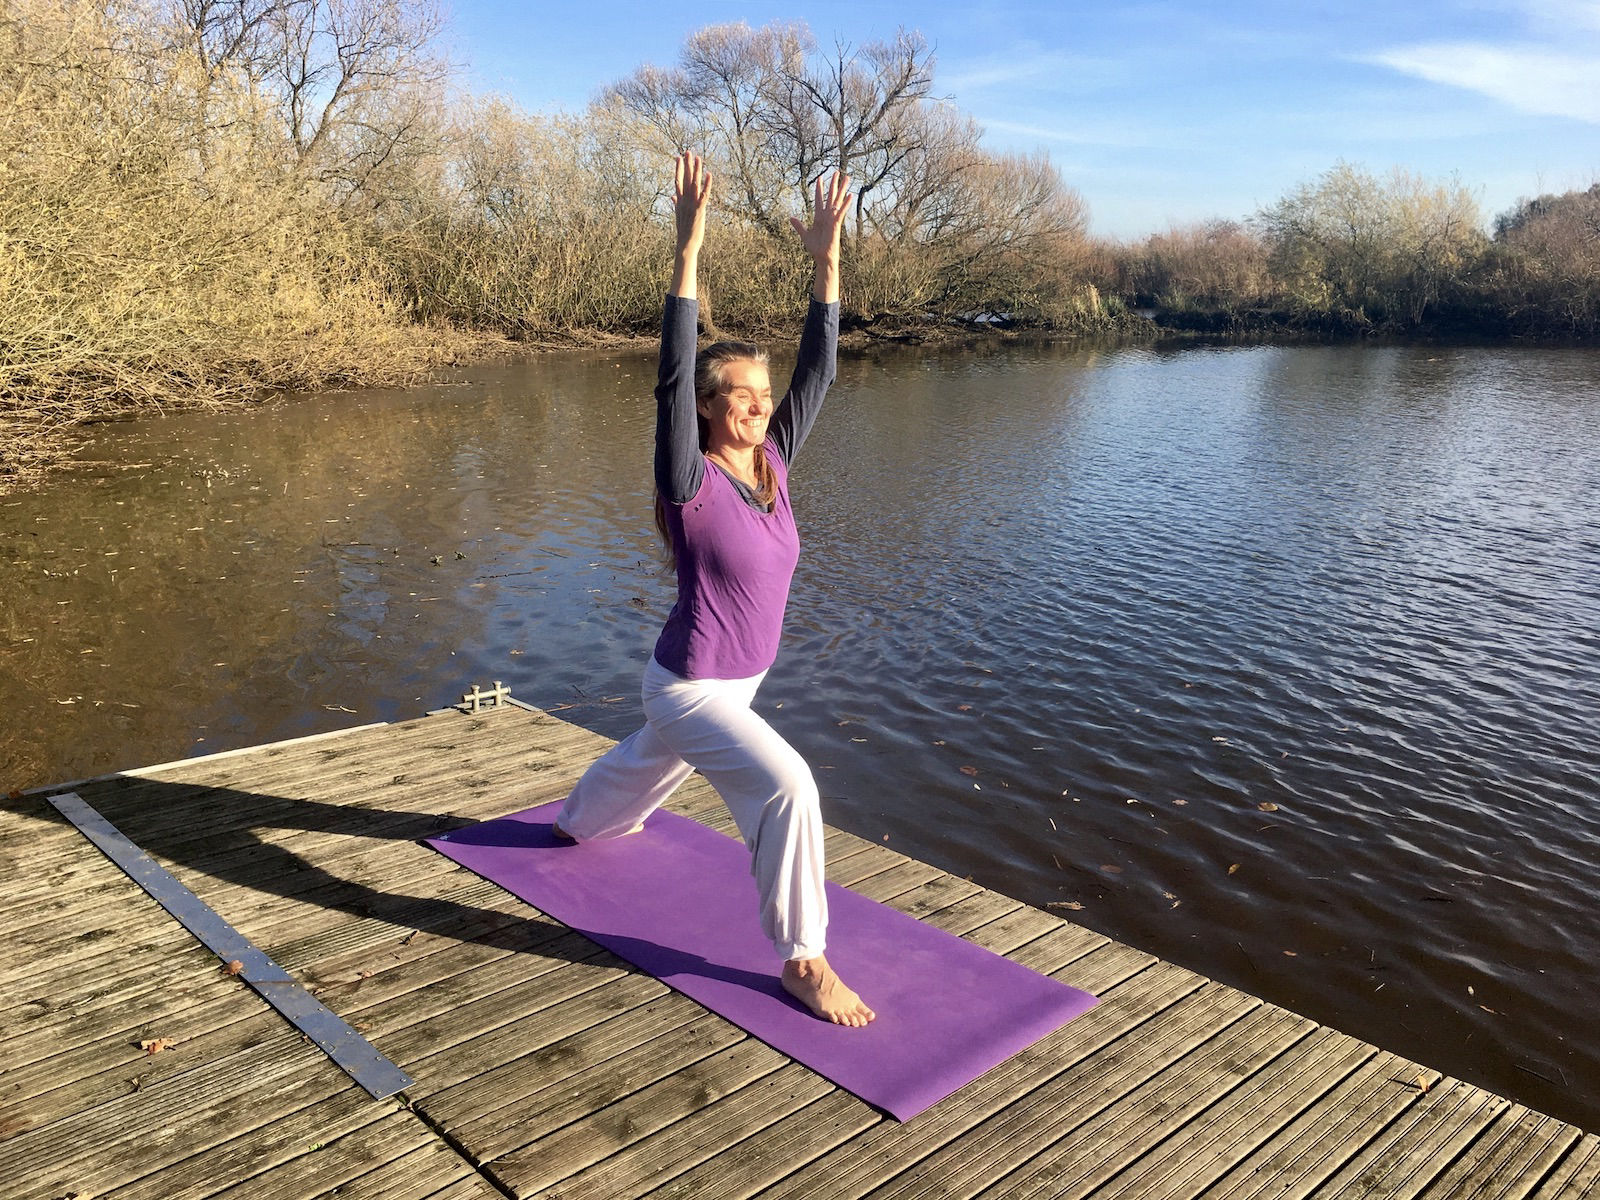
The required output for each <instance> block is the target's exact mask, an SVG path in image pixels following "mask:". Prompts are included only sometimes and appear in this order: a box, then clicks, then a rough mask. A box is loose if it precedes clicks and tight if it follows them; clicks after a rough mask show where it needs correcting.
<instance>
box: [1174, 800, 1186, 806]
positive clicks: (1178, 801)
mask: <svg viewBox="0 0 1600 1200" xmlns="http://www.w3.org/2000/svg"><path fill="white" fill-rule="evenodd" d="M1173 803H1174V804H1176V805H1177V806H1178V807H1179V808H1182V807H1183V806H1184V805H1185V804H1187V803H1189V802H1188V801H1187V800H1183V799H1178V800H1174V801H1173Z"/></svg>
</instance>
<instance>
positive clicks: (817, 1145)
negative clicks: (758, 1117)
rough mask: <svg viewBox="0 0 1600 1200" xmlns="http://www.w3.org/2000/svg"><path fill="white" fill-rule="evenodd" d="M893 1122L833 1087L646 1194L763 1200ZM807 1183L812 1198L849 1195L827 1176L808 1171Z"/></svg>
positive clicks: (689, 1199) (669, 1199) (684, 1199)
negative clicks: (775, 1187)
mask: <svg viewBox="0 0 1600 1200" xmlns="http://www.w3.org/2000/svg"><path fill="white" fill-rule="evenodd" d="M891 1121H892V1118H889V1117H885V1116H884V1115H883V1114H881V1113H879V1112H878V1111H877V1110H876V1109H874V1108H873V1107H872V1106H871V1105H869V1104H865V1103H863V1102H862V1101H860V1100H858V1099H856V1097H854V1096H852V1095H851V1094H850V1093H849V1092H846V1091H843V1090H841V1089H839V1088H835V1089H834V1090H833V1091H831V1092H829V1093H827V1094H826V1095H824V1096H822V1097H821V1098H820V1099H818V1100H816V1101H814V1102H812V1103H811V1104H808V1105H806V1106H805V1107H804V1108H801V1109H798V1110H796V1111H794V1112H791V1113H789V1114H788V1115H787V1116H782V1117H779V1118H778V1119H777V1120H775V1121H773V1122H772V1123H771V1124H769V1125H766V1126H764V1127H762V1128H761V1129H760V1130H759V1131H757V1132H756V1133H754V1134H753V1135H749V1134H747V1135H746V1136H745V1137H743V1138H742V1139H740V1140H739V1141H736V1142H735V1143H734V1144H733V1145H732V1146H730V1147H729V1148H728V1149H726V1150H724V1151H722V1153H720V1154H717V1155H716V1156H715V1157H713V1158H708V1159H706V1160H705V1161H703V1162H701V1163H700V1164H699V1165H697V1166H695V1167H692V1168H690V1169H689V1170H688V1171H685V1172H684V1173H683V1174H681V1175H679V1176H677V1178H675V1179H672V1180H670V1181H669V1182H667V1183H666V1184H664V1185H662V1186H661V1187H658V1188H654V1189H652V1190H651V1191H649V1192H647V1193H646V1194H647V1195H649V1196H652V1197H659V1198H660V1200H735V1198H741V1200H742V1198H744V1197H750V1196H763V1195H766V1194H768V1193H767V1190H766V1189H767V1188H768V1187H769V1186H771V1185H772V1184H775V1183H777V1182H779V1181H780V1180H783V1179H785V1178H786V1177H789V1176H791V1175H792V1174H793V1173H794V1170H795V1165H796V1164H797V1163H807V1162H809V1161H811V1160H813V1159H816V1158H817V1157H819V1156H821V1155H825V1154H826V1153H827V1152H828V1151H829V1150H832V1149H833V1148H834V1147H835V1146H838V1145H839V1144H840V1143H842V1142H844V1141H846V1140H847V1139H849V1138H851V1137H855V1136H858V1135H859V1134H861V1133H862V1132H863V1131H864V1130H867V1129H871V1128H874V1127H875V1126H878V1125H882V1124H884V1123H886V1122H891ZM802 1170H804V1168H802ZM805 1180H806V1187H807V1189H808V1191H807V1194H808V1195H810V1196H813V1197H816V1196H843V1195H847V1194H848V1193H845V1192H840V1191H837V1190H836V1189H835V1181H834V1180H832V1179H831V1178H829V1177H828V1175H827V1174H826V1173H825V1172H815V1173H813V1172H809V1171H806V1172H805Z"/></svg>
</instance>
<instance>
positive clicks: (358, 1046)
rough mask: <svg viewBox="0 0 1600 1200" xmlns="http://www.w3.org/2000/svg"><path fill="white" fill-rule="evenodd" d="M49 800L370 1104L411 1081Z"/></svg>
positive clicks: (83, 806)
mask: <svg viewBox="0 0 1600 1200" xmlns="http://www.w3.org/2000/svg"><path fill="white" fill-rule="evenodd" d="M47 799H48V800H49V801H50V803H51V804H53V805H54V806H55V807H56V809H57V811H59V812H60V813H61V815H62V816H64V817H66V819H67V820H69V821H71V822H72V823H73V824H74V825H75V826H77V827H78V830H79V831H80V832H81V833H82V834H83V835H84V836H85V837H87V838H88V839H89V840H90V841H91V842H93V843H94V844H95V845H96V846H98V847H99V848H100V849H101V851H103V852H104V854H105V855H106V857H107V858H109V859H110V860H111V861H112V862H114V863H116V864H117V866H119V867H121V868H122V869H123V870H124V871H125V872H127V874H128V877H129V878H130V879H132V880H133V881H134V882H135V883H137V884H138V885H139V886H140V887H142V888H143V889H144V890H145V891H146V892H148V893H149V894H150V895H151V896H152V897H154V898H155V900H156V902H157V903H158V904H160V905H161V907H162V908H164V909H166V910H167V911H168V912H169V913H171V914H172V915H173V916H174V917H175V918H177V920H178V923H179V924H181V925H182V926H183V927H184V928H185V929H187V930H188V931H189V932H190V933H192V934H194V936H195V937H197V938H199V939H200V941H202V942H204V943H205V945H206V946H207V947H208V948H209V949H210V950H212V951H213V952H214V953H216V954H217V955H218V957H220V958H221V959H222V961H223V962H225V963H233V962H238V963H239V964H240V967H241V969H240V970H239V972H238V974H239V977H240V978H241V979H243V980H244V981H245V982H247V983H248V984H249V985H250V986H251V987H253V988H255V990H256V991H257V992H259V993H260V995H261V998H262V999H263V1000H265V1001H266V1002H267V1003H268V1004H270V1005H272V1007H273V1008H275V1009H277V1010H278V1011H279V1012H280V1013H282V1014H283V1015H284V1016H285V1017H286V1018H288V1020H289V1021H290V1022H291V1023H292V1024H293V1025H294V1026H295V1028H297V1029H299V1030H300V1031H301V1032H302V1033H304V1034H305V1035H306V1036H307V1037H309V1038H310V1039H311V1040H312V1041H313V1042H315V1043H316V1044H317V1045H318V1046H320V1047H321V1048H322V1051H323V1053H324V1054H326V1055H327V1056H328V1057H329V1058H331V1059H332V1060H333V1061H334V1062H335V1063H336V1064H337V1065H338V1066H339V1067H340V1068H342V1069H343V1070H344V1071H345V1073H346V1074H348V1075H349V1076H350V1078H352V1079H354V1080H355V1081H356V1082H357V1083H359V1084H360V1085H361V1086H362V1087H364V1088H365V1089H366V1090H367V1091H368V1092H369V1093H371V1095H372V1098H373V1099H375V1100H383V1099H385V1098H387V1097H389V1096H392V1095H394V1094H395V1093H396V1092H399V1091H403V1090H404V1089H405V1088H408V1087H410V1086H411V1085H412V1084H413V1083H415V1082H416V1080H414V1079H412V1077H411V1076H409V1075H407V1074H406V1073H405V1072H404V1071H402V1070H401V1069H400V1068H399V1067H397V1066H395V1065H394V1063H392V1062H390V1061H389V1060H388V1059H387V1058H385V1057H384V1056H383V1055H381V1054H379V1053H378V1051H377V1048H376V1047H374V1046H373V1044H372V1043H371V1042H369V1041H367V1039H366V1038H364V1037H362V1036H361V1035H360V1034H359V1033H357V1032H356V1031H355V1030H354V1029H352V1028H351V1027H350V1026H349V1025H347V1024H346V1023H345V1022H344V1020H343V1019H342V1018H341V1017H340V1016H339V1015H338V1014H337V1013H335V1012H334V1011H333V1010H332V1009H330V1008H329V1007H328V1006H327V1005H325V1004H323V1003H322V1001H320V1000H318V999H317V998H316V997H314V996H312V995H311V993H310V992H308V991H306V990H305V988H303V987H301V986H300V984H299V983H298V982H296V981H295V979H294V978H293V977H292V976H290V975H289V973H288V972H286V971H285V970H284V969H283V968H282V967H280V966H279V965H278V964H277V963H275V962H273V961H272V959H271V958H269V957H267V955H266V954H265V953H264V952H263V951H261V950H260V949H258V948H257V947H256V945H255V944H254V943H253V942H251V941H250V940H249V939H248V938H246V937H245V936H244V935H243V934H241V933H240V932H239V931H238V930H237V929H235V928H234V927H233V926H232V925H230V924H228V922H226V921H224V920H223V919H222V918H221V917H220V916H218V915H217V912H216V910H215V909H213V908H212V907H211V906H210V905H208V904H207V903H206V902H205V901H204V900H202V899H200V897H198V896H196V895H195V894H194V893H193V892H191V891H190V890H189V889H188V888H186V887H184V885H183V884H181V883H179V882H178V880H177V879H176V878H175V877H174V876H173V875H172V873H171V872H170V871H168V870H167V869H166V868H165V867H163V866H162V865H161V864H160V863H158V862H156V861H155V859H153V858H151V857H150V856H149V855H148V854H146V853H145V852H144V851H143V850H141V849H139V847H138V846H136V845H134V844H133V842H131V841H129V840H128V838H127V837H126V836H125V835H124V834H123V833H122V831H121V830H119V829H118V828H117V827H116V826H115V825H113V824H112V823H111V822H110V821H108V820H106V818H105V817H103V816H102V815H101V814H100V813H99V812H98V811H96V810H95V809H94V808H93V807H91V806H90V805H89V804H88V803H87V802H86V801H85V800H84V799H83V798H82V797H81V796H79V795H78V794H77V793H76V792H64V793H62V794H60V795H56V796H49V797H47Z"/></svg>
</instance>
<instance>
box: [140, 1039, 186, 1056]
mask: <svg viewBox="0 0 1600 1200" xmlns="http://www.w3.org/2000/svg"><path fill="white" fill-rule="evenodd" d="M177 1044H178V1043H177V1042H175V1041H173V1039H171V1038H152V1039H150V1040H149V1041H147V1042H140V1043H139V1049H141V1050H143V1051H144V1052H145V1053H146V1054H160V1053H161V1052H162V1051H163V1050H170V1049H172V1047H174V1046H176V1045H177Z"/></svg>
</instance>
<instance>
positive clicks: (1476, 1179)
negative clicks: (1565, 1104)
mask: <svg viewBox="0 0 1600 1200" xmlns="http://www.w3.org/2000/svg"><path fill="white" fill-rule="evenodd" d="M1581 1136H1582V1134H1581V1132H1580V1131H1579V1130H1578V1129H1575V1128H1574V1127H1573V1126H1571V1125H1565V1124H1563V1123H1562V1122H1560V1121H1557V1120H1556V1119H1555V1118H1554V1117H1547V1116H1545V1115H1544V1114H1543V1113H1538V1112H1533V1111H1532V1110H1530V1109H1527V1108H1523V1107H1522V1106H1521V1105H1514V1106H1512V1107H1511V1108H1509V1109H1507V1110H1506V1111H1505V1112H1504V1113H1502V1114H1501V1115H1500V1117H1499V1119H1498V1120H1496V1121H1495V1123H1494V1124H1493V1125H1491V1126H1490V1127H1489V1128H1488V1129H1486V1130H1484V1132H1483V1134H1482V1135H1481V1136H1480V1137H1479V1138H1478V1140H1477V1142H1476V1143H1474V1145H1473V1148H1472V1149H1473V1153H1472V1154H1471V1155H1468V1156H1464V1157H1462V1158H1459V1159H1457V1160H1456V1161H1455V1162H1454V1163H1452V1164H1451V1165H1450V1167H1449V1169H1448V1170H1446V1171H1445V1172H1444V1174H1443V1175H1441V1176H1440V1177H1439V1179H1438V1181H1437V1182H1436V1183H1434V1184H1433V1185H1431V1187H1430V1188H1429V1190H1430V1191H1431V1192H1433V1193H1435V1194H1437V1195H1442V1196H1459V1197H1461V1198H1462V1200H1469V1198H1470V1200H1526V1197H1528V1196H1530V1195H1531V1194H1532V1193H1533V1191H1534V1188H1535V1186H1536V1185H1537V1184H1538V1183H1539V1181H1540V1180H1542V1179H1543V1178H1544V1177H1545V1176H1546V1175H1547V1174H1549V1172H1550V1169H1551V1168H1552V1167H1554V1166H1555V1165H1556V1164H1557V1163H1558V1162H1560V1161H1561V1160H1562V1159H1563V1158H1565V1157H1566V1155H1567V1152H1568V1151H1569V1150H1571V1149H1572V1147H1573V1146H1574V1145H1576V1144H1577V1141H1578V1139H1579V1137H1581Z"/></svg>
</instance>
